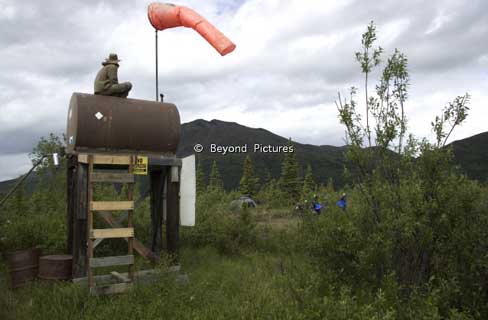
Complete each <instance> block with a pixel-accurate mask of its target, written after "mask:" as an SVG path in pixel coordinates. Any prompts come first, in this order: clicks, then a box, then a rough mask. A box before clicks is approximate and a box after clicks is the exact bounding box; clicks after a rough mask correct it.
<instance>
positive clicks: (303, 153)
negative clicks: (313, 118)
mask: <svg viewBox="0 0 488 320" xmlns="http://www.w3.org/2000/svg"><path fill="white" fill-rule="evenodd" d="M288 143H289V142H288V139H286V138H284V137H281V136H278V135H276V134H274V133H272V132H269V131H268V130H265V129H255V128H249V127H245V126H243V125H240V124H238V123H235V122H225V121H220V120H212V121H205V120H195V121H192V122H189V123H185V124H183V126H182V137H181V142H180V147H179V149H178V155H179V156H186V155H189V154H192V153H194V150H193V148H194V146H195V145H196V144H201V145H202V146H203V147H204V151H203V152H202V153H199V154H198V156H197V158H198V160H200V161H201V163H202V166H203V168H204V172H205V173H206V176H207V177H208V174H209V172H210V167H211V165H212V162H213V161H214V160H215V161H216V162H217V166H218V168H219V171H220V173H221V175H222V177H223V180H224V186H225V188H227V189H234V188H237V187H238V185H239V180H240V178H241V175H242V164H243V161H244V158H245V157H246V155H247V154H250V155H251V157H252V159H253V162H254V165H255V171H256V173H257V174H258V175H259V176H261V177H264V176H265V173H266V171H267V170H269V172H270V173H271V176H272V177H275V178H277V177H279V176H280V172H281V162H282V160H283V157H284V155H285V154H284V153H264V152H253V147H254V145H255V144H258V145H262V146H271V147H275V149H276V148H278V147H279V146H287V145H288ZM211 144H215V145H218V146H243V145H247V147H248V150H247V153H229V154H226V155H222V153H211V152H210V150H209V149H210V146H211ZM293 145H294V151H295V153H296V155H297V159H298V161H299V163H300V165H301V166H302V169H304V168H305V167H306V166H307V165H308V164H310V165H311V167H312V171H313V173H314V177H315V179H316V182H319V183H327V180H328V178H332V179H333V181H334V183H335V184H338V185H340V184H342V183H343V178H342V172H343V162H344V156H343V153H344V150H345V148H344V147H334V146H314V145H309V144H301V143H296V142H294V143H293Z"/></svg>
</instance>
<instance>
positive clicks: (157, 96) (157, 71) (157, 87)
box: [155, 29, 159, 101]
mask: <svg viewBox="0 0 488 320" xmlns="http://www.w3.org/2000/svg"><path fill="white" fill-rule="evenodd" d="M155 44H156V101H159V80H158V78H159V70H158V30H157V29H156V43H155Z"/></svg>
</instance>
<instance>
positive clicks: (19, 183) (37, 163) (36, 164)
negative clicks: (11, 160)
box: [0, 155, 48, 208]
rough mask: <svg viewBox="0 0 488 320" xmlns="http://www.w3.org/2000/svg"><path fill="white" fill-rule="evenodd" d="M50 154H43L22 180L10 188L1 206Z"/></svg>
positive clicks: (0, 204) (0, 203)
mask: <svg viewBox="0 0 488 320" xmlns="http://www.w3.org/2000/svg"><path fill="white" fill-rule="evenodd" d="M47 156H48V155H42V157H41V159H39V161H37V162H36V163H35V164H34V165H33V166H32V168H31V169H30V170H29V172H27V173H26V174H25V175H24V176H23V177H22V178H21V179H20V180H18V181H17V183H16V184H15V186H14V187H13V188H12V189H11V190H10V192H9V193H8V194H7V195H6V196H5V197H4V198H3V199H2V200H1V201H0V208H1V207H2V206H3V204H4V203H5V201H7V199H8V198H9V197H10V196H11V195H12V194H13V193H14V192H15V190H17V188H18V187H19V186H20V185H21V184H22V182H24V180H25V179H27V177H28V176H29V175H30V174H31V172H32V171H34V169H35V168H36V167H37V166H38V165H40V164H41V162H42V161H43V160H44V159H45V158H46V157H47Z"/></svg>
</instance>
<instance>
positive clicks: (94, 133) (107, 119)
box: [66, 93, 181, 155]
mask: <svg viewBox="0 0 488 320" xmlns="http://www.w3.org/2000/svg"><path fill="white" fill-rule="evenodd" d="M180 129H181V123H180V115H179V113H178V109H177V108H176V106H175V105H174V104H172V103H162V102H155V101H147V100H138V99H129V98H118V97H109V96H101V95H92V94H86V93H73V95H72V96H71V101H70V105H69V110H68V128H67V134H66V136H67V140H68V141H67V148H66V151H67V152H68V153H83V152H85V153H90V152H93V153H95V152H99V153H100V152H102V153H103V152H110V153H128V154H134V153H138V154H141V153H142V154H145V153H147V154H167V155H174V154H175V153H176V149H177V148H178V143H179V140H180Z"/></svg>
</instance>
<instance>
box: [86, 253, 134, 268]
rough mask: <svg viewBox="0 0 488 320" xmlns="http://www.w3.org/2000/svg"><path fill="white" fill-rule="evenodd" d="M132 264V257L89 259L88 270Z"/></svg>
mask: <svg viewBox="0 0 488 320" xmlns="http://www.w3.org/2000/svg"><path fill="white" fill-rule="evenodd" d="M132 264H134V256H133V255H128V256H112V257H103V258H91V259H90V268H100V267H111V266H128V265H132Z"/></svg>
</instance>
